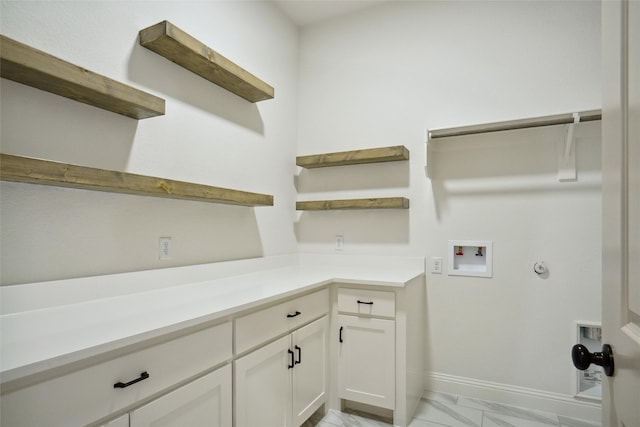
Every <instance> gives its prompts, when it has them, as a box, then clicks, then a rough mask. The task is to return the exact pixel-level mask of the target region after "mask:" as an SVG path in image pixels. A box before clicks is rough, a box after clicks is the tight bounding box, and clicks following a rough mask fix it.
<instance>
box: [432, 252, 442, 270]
mask: <svg viewBox="0 0 640 427" xmlns="http://www.w3.org/2000/svg"><path fill="white" fill-rule="evenodd" d="M431 272H432V273H434V274H442V257H439V256H434V257H431Z"/></svg>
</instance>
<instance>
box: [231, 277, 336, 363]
mask: <svg viewBox="0 0 640 427" xmlns="http://www.w3.org/2000/svg"><path fill="white" fill-rule="evenodd" d="M328 312H329V290H328V289H323V290H321V291H318V292H314V293H312V294H309V295H305V296H303V297H299V298H295V299H292V300H290V301H287V302H283V303H281V304H278V305H275V306H273V307H269V308H265V309H263V310H260V311H256V312H255V313H251V314H248V315H246V316H243V317H239V318H237V319H236V320H235V324H236V325H235V326H236V332H235V351H236V354H240V353H243V352H245V351H247V350H249V349H251V348H253V347H255V346H258V345H260V344H262V343H263V342H266V341H268V340H270V339H272V338H275V337H277V336H278V335H281V334H283V333H285V332H288V331H291V330H293V329H296V328H298V327H300V326H302V325H304V324H305V323H309V322H310V321H312V320H314V319H317V318H318V317H320V316H323V315H325V314H327V313H328Z"/></svg>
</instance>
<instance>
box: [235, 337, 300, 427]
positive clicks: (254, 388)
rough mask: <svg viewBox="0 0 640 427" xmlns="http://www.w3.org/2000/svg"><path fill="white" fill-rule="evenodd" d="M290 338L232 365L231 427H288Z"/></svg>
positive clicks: (291, 355)
mask: <svg viewBox="0 0 640 427" xmlns="http://www.w3.org/2000/svg"><path fill="white" fill-rule="evenodd" d="M290 345H291V335H287V336H284V337H282V338H280V339H279V340H277V341H275V342H272V343H271V344H268V345H265V346H264V347H261V348H259V349H257V350H256V351H254V352H252V353H249V354H248V355H246V356H244V357H242V358H240V359H238V360H236V361H235V398H236V400H235V426H236V427H256V426H261V427H288V426H291V369H292V368H289V366H292V365H291V363H292V362H293V355H294V353H292V352H290V351H291V350H290Z"/></svg>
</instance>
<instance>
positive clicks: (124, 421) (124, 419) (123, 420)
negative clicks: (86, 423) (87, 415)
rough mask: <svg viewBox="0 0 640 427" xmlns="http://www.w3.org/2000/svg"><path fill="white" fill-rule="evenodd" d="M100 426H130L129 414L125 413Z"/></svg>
mask: <svg viewBox="0 0 640 427" xmlns="http://www.w3.org/2000/svg"><path fill="white" fill-rule="evenodd" d="M100 427H129V414H124V415H122V416H120V417H118V418H116V419H115V420H111V421H109V422H108V423H106V424H102V425H101V426H100Z"/></svg>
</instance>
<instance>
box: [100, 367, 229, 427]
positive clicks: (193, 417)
mask: <svg viewBox="0 0 640 427" xmlns="http://www.w3.org/2000/svg"><path fill="white" fill-rule="evenodd" d="M231 390H232V388H231V365H226V366H224V367H222V368H219V369H217V370H215V371H213V372H211V373H209V374H207V375H205V376H203V377H201V378H199V379H197V380H195V381H192V382H190V383H188V384H186V385H184V386H182V387H180V388H178V389H177V390H175V391H173V392H171V393H169V394H166V395H164V396H162V397H160V398H158V399H156V400H154V401H152V402H150V403H148V404H146V405H144V406H142V407H140V408H138V409H136V410H134V411H132V412H131V413H130V414H129V415H130V427H152V426H163V427H183V426H201V427H228V426H231V425H232V424H231V417H232V410H231V407H232V406H231V405H232V403H231V395H232V391H231ZM110 427H111V426H110Z"/></svg>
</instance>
